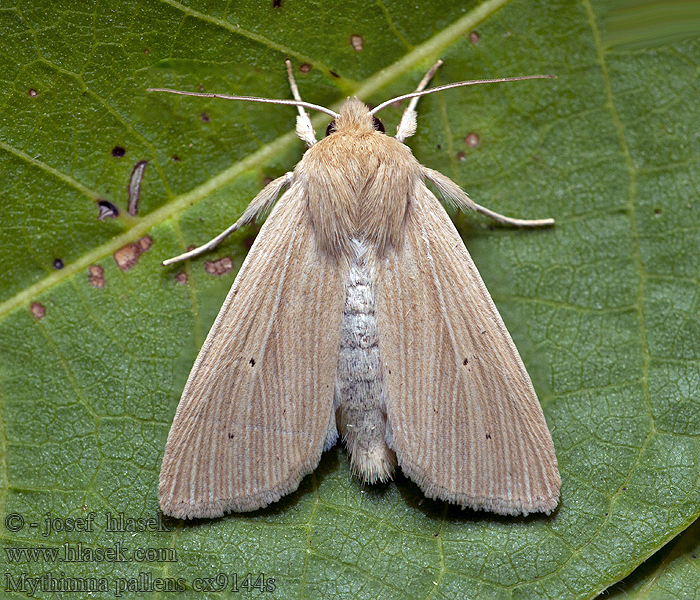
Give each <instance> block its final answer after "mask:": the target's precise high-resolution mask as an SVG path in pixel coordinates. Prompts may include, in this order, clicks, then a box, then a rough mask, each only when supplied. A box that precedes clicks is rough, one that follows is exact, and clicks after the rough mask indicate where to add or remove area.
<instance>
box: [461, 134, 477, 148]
mask: <svg viewBox="0 0 700 600" xmlns="http://www.w3.org/2000/svg"><path fill="white" fill-rule="evenodd" d="M480 142H481V140H480V139H479V136H478V135H477V134H476V133H470V134H468V135H467V136H466V137H465V138H464V143H465V144H466V145H467V146H469V147H470V148H476V147H477V146H478V145H479V143H480Z"/></svg>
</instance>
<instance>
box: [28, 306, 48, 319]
mask: <svg viewBox="0 0 700 600" xmlns="http://www.w3.org/2000/svg"><path fill="white" fill-rule="evenodd" d="M29 310H30V311H31V312H32V315H34V318H35V319H37V320H38V319H43V318H44V315H45V314H46V309H45V308H44V305H43V304H39V303H38V302H32V305H31V306H30V307H29Z"/></svg>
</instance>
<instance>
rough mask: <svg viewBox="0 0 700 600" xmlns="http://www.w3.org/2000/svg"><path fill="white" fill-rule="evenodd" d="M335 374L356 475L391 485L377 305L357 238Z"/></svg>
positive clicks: (339, 409) (392, 463) (341, 424)
mask: <svg viewBox="0 0 700 600" xmlns="http://www.w3.org/2000/svg"><path fill="white" fill-rule="evenodd" d="M352 243H353V247H354V250H355V252H354V254H355V256H354V258H353V261H352V263H351V266H350V271H349V277H348V283H347V288H346V295H345V308H344V310H343V321H342V326H341V334H340V352H339V355H338V372H337V376H336V399H335V403H336V406H337V411H336V416H337V422H338V429H339V431H340V433H341V434H342V436H343V438H344V440H345V444H346V447H347V450H348V453H349V454H350V464H351V468H352V471H353V473H354V474H355V475H356V476H357V477H359V478H360V479H362V480H363V481H365V482H366V483H375V482H377V481H386V480H387V479H389V478H390V477H391V475H392V473H393V471H394V467H395V466H396V456H395V454H394V452H393V451H392V450H391V449H390V448H389V447H388V446H387V443H386V426H387V424H386V399H385V390H384V383H383V377H382V366H381V360H380V355H379V333H378V329H377V315H376V303H375V299H374V290H373V286H372V277H371V272H370V268H371V267H370V266H368V264H367V261H366V259H365V258H366V250H365V248H364V247H363V245H362V244H361V243H359V242H357V240H352Z"/></svg>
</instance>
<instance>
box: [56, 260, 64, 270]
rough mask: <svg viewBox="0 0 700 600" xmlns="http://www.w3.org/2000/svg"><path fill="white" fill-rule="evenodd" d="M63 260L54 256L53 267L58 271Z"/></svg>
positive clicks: (61, 266)
mask: <svg viewBox="0 0 700 600" xmlns="http://www.w3.org/2000/svg"><path fill="white" fill-rule="evenodd" d="M63 266H64V265H63V261H62V260H61V259H60V258H54V259H53V268H54V269H56V270H57V271H59V270H60V269H62V268H63Z"/></svg>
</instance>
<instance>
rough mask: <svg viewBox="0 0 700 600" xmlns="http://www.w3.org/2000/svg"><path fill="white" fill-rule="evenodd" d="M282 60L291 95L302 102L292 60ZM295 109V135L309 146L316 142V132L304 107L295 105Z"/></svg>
mask: <svg viewBox="0 0 700 600" xmlns="http://www.w3.org/2000/svg"><path fill="white" fill-rule="evenodd" d="M284 62H285V64H286V65H287V77H288V78H289V87H290V88H291V89H292V96H294V99H295V100H296V101H297V102H302V99H301V96H300V95H299V88H298V87H297V82H296V81H294V73H293V72H292V61H291V60H289V59H287V60H285V61H284ZM297 110H298V111H299V116H298V117H297V135H298V136H299V137H300V138H301V141H302V142H304V143H305V144H306V147H307V148H310V147H311V146H313V145H314V144H315V143H316V132H315V131H314V127H313V125H312V124H311V119H310V118H309V115H308V113H307V112H306V111H305V110H304V107H303V106H299V105H297Z"/></svg>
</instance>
